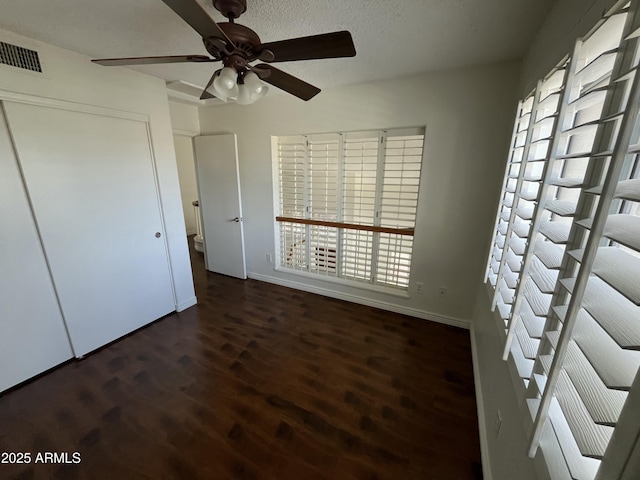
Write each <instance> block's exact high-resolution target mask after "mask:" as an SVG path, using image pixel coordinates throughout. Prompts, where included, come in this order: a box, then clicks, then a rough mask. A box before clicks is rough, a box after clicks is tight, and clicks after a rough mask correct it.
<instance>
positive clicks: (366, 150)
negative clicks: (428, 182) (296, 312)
mask: <svg viewBox="0 0 640 480" xmlns="http://www.w3.org/2000/svg"><path fill="white" fill-rule="evenodd" d="M423 144H424V128H404V129H390V130H384V131H362V132H348V133H331V134H318V135H301V136H289V137H279V138H278V140H277V145H278V148H277V155H278V176H279V183H280V185H279V195H280V198H279V200H278V202H279V203H278V210H279V214H278V216H277V217H276V220H277V221H278V223H279V235H280V238H279V241H280V266H281V267H285V268H291V269H294V270H301V271H306V272H310V273H314V274H320V275H324V276H333V277H340V278H345V279H350V280H357V281H363V282H368V283H376V284H381V285H387V286H393V287H398V288H402V289H407V288H408V287H409V274H410V267H411V255H412V249H413V229H414V226H415V222H416V217H417V207H418V190H419V185H420V174H421V166H422V152H423Z"/></svg>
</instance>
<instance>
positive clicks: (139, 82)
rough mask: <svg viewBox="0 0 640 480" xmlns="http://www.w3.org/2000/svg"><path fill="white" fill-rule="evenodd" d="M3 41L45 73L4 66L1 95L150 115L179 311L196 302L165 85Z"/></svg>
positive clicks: (30, 43)
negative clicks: (34, 54) (32, 56)
mask: <svg viewBox="0 0 640 480" xmlns="http://www.w3.org/2000/svg"><path fill="white" fill-rule="evenodd" d="M0 40H2V41H4V42H8V43H12V44H16V45H19V46H22V47H25V48H29V49H31V50H36V51H38V52H39V54H40V61H41V64H42V70H43V73H35V72H29V71H25V70H21V69H18V68H15V67H10V66H7V65H0V94H2V92H14V93H18V94H23V95H29V96H34V97H44V98H47V99H56V100H63V101H67V102H74V103H79V104H83V105H94V106H100V107H105V108H110V109H115V110H121V111H127V112H135V113H139V114H143V115H147V116H148V118H149V125H150V131H151V142H152V147H153V153H154V157H155V162H156V168H157V172H156V173H157V178H158V184H159V188H160V197H161V198H160V201H161V205H162V211H163V215H164V220H165V227H166V232H167V244H168V248H169V257H170V263H171V269H172V275H173V282H174V285H175V292H176V306H177V308H178V309H181V308H184V307H186V306H189V305H191V304H193V303H195V292H194V288H193V279H192V276H191V265H190V262H189V252H188V249H187V244H186V236H185V226H184V219H183V215H182V205H181V202H180V191H179V185H178V175H177V169H176V160H175V153H174V148H173V138H172V134H171V133H172V132H171V123H170V119H169V105H168V101H167V95H166V89H165V85H164V82H163V81H162V80H159V79H157V78H153V77H149V76H147V75H143V74H141V73H138V72H134V71H131V70H127V69H124V68H107V67H102V66H99V65H95V64H92V63H91V62H90V59H89V58H88V57H85V56H83V55H78V54H76V53H73V52H70V51H67V50H63V49H60V48H57V47H53V46H50V45H47V44H44V43H41V42H37V41H34V40H31V39H27V38H25V37H22V36H19V35H15V34H13V33H11V32H8V31H5V30H0Z"/></svg>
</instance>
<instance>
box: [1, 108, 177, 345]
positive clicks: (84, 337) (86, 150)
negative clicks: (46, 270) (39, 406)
mask: <svg viewBox="0 0 640 480" xmlns="http://www.w3.org/2000/svg"><path fill="white" fill-rule="evenodd" d="M6 113H7V119H8V123H9V128H10V131H11V133H12V135H13V138H14V140H15V146H16V152H17V156H18V160H19V162H20V165H21V167H22V171H23V173H24V178H25V183H26V187H27V190H28V192H29V196H30V199H31V203H32V206H33V211H34V214H35V218H36V223H37V225H38V228H39V230H40V234H41V237H42V240H43V245H44V249H45V253H46V256H47V258H48V260H49V265H50V268H51V274H52V277H53V281H54V284H55V287H56V289H57V292H58V296H59V300H60V305H61V307H62V312H63V315H64V318H65V322H66V324H67V328H68V331H69V334H70V337H71V343H72V345H73V349H74V352H75V354H76V356H82V355H84V354H86V353H88V352H90V351H92V350H94V349H96V348H98V347H100V346H102V345H105V344H106V343H109V342H111V341H112V340H115V339H117V338H119V337H121V336H123V335H125V334H127V333H129V332H131V331H133V330H135V329H137V328H139V327H141V326H143V325H145V324H147V323H149V322H151V321H153V320H156V319H157V318H159V317H161V316H163V315H165V314H167V313H169V312H171V311H173V310H175V300H174V294H173V286H172V282H171V276H170V270H169V263H168V258H167V250H166V245H165V240H164V229H163V224H162V218H161V215H160V206H159V197H158V192H157V188H156V181H155V170H154V164H153V159H152V154H151V147H150V143H149V135H148V130H147V124H146V123H145V122H144V121H140V120H135V119H130V118H120V117H113V116H104V115H98V114H92V113H83V112H78V111H70V110H61V109H55V108H49V107H43V106H36V105H27V104H20V103H12V102H7V104H6ZM132 118H133V117H132Z"/></svg>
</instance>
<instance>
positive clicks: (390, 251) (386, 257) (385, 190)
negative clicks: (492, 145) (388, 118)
mask: <svg viewBox="0 0 640 480" xmlns="http://www.w3.org/2000/svg"><path fill="white" fill-rule="evenodd" d="M383 140H384V141H383V144H384V168H383V169H382V189H381V190H382V191H381V194H380V197H381V198H380V206H379V209H378V212H379V215H378V222H379V225H381V226H383V227H413V226H414V225H415V224H416V217H417V212H418V189H419V187H420V172H421V168H422V151H423V147H424V132H423V129H417V128H414V129H395V130H387V131H386V132H385V136H384V137H383ZM377 249H378V262H377V266H376V267H377V268H376V279H377V281H378V282H379V283H393V284H395V285H398V286H403V287H408V286H409V273H410V267H411V252H412V251H413V237H410V236H406V235H398V234H393V233H380V234H379V237H378V238H377Z"/></svg>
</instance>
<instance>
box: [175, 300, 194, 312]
mask: <svg viewBox="0 0 640 480" xmlns="http://www.w3.org/2000/svg"><path fill="white" fill-rule="evenodd" d="M196 303H198V299H197V298H196V297H192V298H190V299H189V300H187V301H186V302H182V303H181V304H179V305H176V312H181V311H183V310H186V309H187V308H189V307H193V306H194V305H195V304H196Z"/></svg>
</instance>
